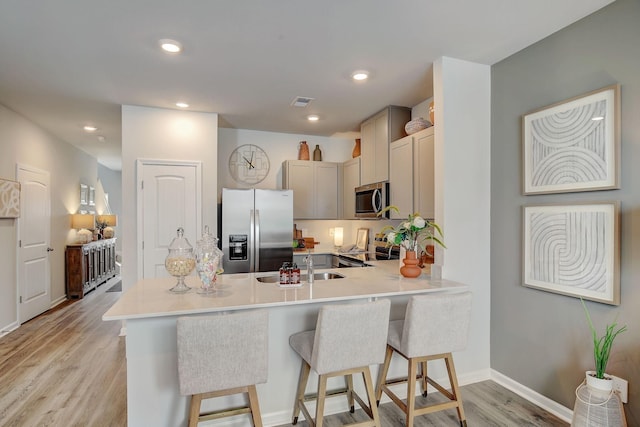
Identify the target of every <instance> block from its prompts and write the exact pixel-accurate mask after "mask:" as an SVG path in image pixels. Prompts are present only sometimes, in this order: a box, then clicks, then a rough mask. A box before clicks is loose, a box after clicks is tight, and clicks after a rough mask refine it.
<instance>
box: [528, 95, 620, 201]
mask: <svg viewBox="0 0 640 427" xmlns="http://www.w3.org/2000/svg"><path fill="white" fill-rule="evenodd" d="M618 94H619V87H618V86H611V87H608V88H604V89H602V90H599V91H596V92H594V93H591V94H588V95H585V96H582V97H579V98H576V99H572V100H569V101H566V102H563V103H560V104H555V105H552V106H549V107H545V108H543V109H541V110H538V111H535V112H532V113H530V114H527V115H525V116H523V151H524V193H525V194H535V193H555V192H568V191H589V190H603V189H611V188H619V185H618V182H619V179H618V175H619V172H618V166H617V165H618V157H619V149H618V145H619V138H618V135H619V131H618V130H619V121H618V118H617V117H616V116H617V110H618V108H617V105H618V103H619V96H618Z"/></svg>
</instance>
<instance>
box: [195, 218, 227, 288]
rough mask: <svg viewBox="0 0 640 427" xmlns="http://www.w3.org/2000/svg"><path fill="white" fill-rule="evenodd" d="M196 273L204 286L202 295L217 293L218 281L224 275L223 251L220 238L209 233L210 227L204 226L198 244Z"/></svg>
mask: <svg viewBox="0 0 640 427" xmlns="http://www.w3.org/2000/svg"><path fill="white" fill-rule="evenodd" d="M196 271H197V272H198V275H199V276H200V281H201V282H202V286H201V287H200V289H198V293H200V294H212V293H214V292H216V280H217V276H218V274H220V273H222V271H223V270H222V251H221V250H220V248H218V238H217V237H213V236H212V235H211V233H210V232H209V226H207V225H205V226H204V232H203V233H202V238H201V239H200V240H198V241H197V242H196Z"/></svg>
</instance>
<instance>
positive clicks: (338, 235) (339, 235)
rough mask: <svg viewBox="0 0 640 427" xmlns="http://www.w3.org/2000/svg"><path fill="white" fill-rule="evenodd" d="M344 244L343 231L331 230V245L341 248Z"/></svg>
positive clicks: (339, 229) (338, 229)
mask: <svg viewBox="0 0 640 427" xmlns="http://www.w3.org/2000/svg"><path fill="white" fill-rule="evenodd" d="M343 243H344V229H343V228H342V227H336V228H335V229H334V230H333V244H334V245H335V246H342V244H343Z"/></svg>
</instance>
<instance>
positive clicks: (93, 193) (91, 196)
mask: <svg viewBox="0 0 640 427" xmlns="http://www.w3.org/2000/svg"><path fill="white" fill-rule="evenodd" d="M95 205H96V189H95V188H94V187H93V186H89V206H95Z"/></svg>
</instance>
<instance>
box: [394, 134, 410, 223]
mask: <svg viewBox="0 0 640 427" xmlns="http://www.w3.org/2000/svg"><path fill="white" fill-rule="evenodd" d="M413 162H414V161H413V137H412V136H407V137H404V138H402V139H399V140H397V141H394V142H392V143H391V152H390V162H389V163H390V164H389V201H390V203H391V204H392V205H394V206H396V207H397V208H398V212H395V211H393V210H392V211H391V212H390V217H391V218H392V219H399V218H407V217H408V216H409V215H410V214H412V213H413V212H414V203H413V202H414V200H413V181H414V173H413V172H414V170H413V169H414V168H413Z"/></svg>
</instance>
